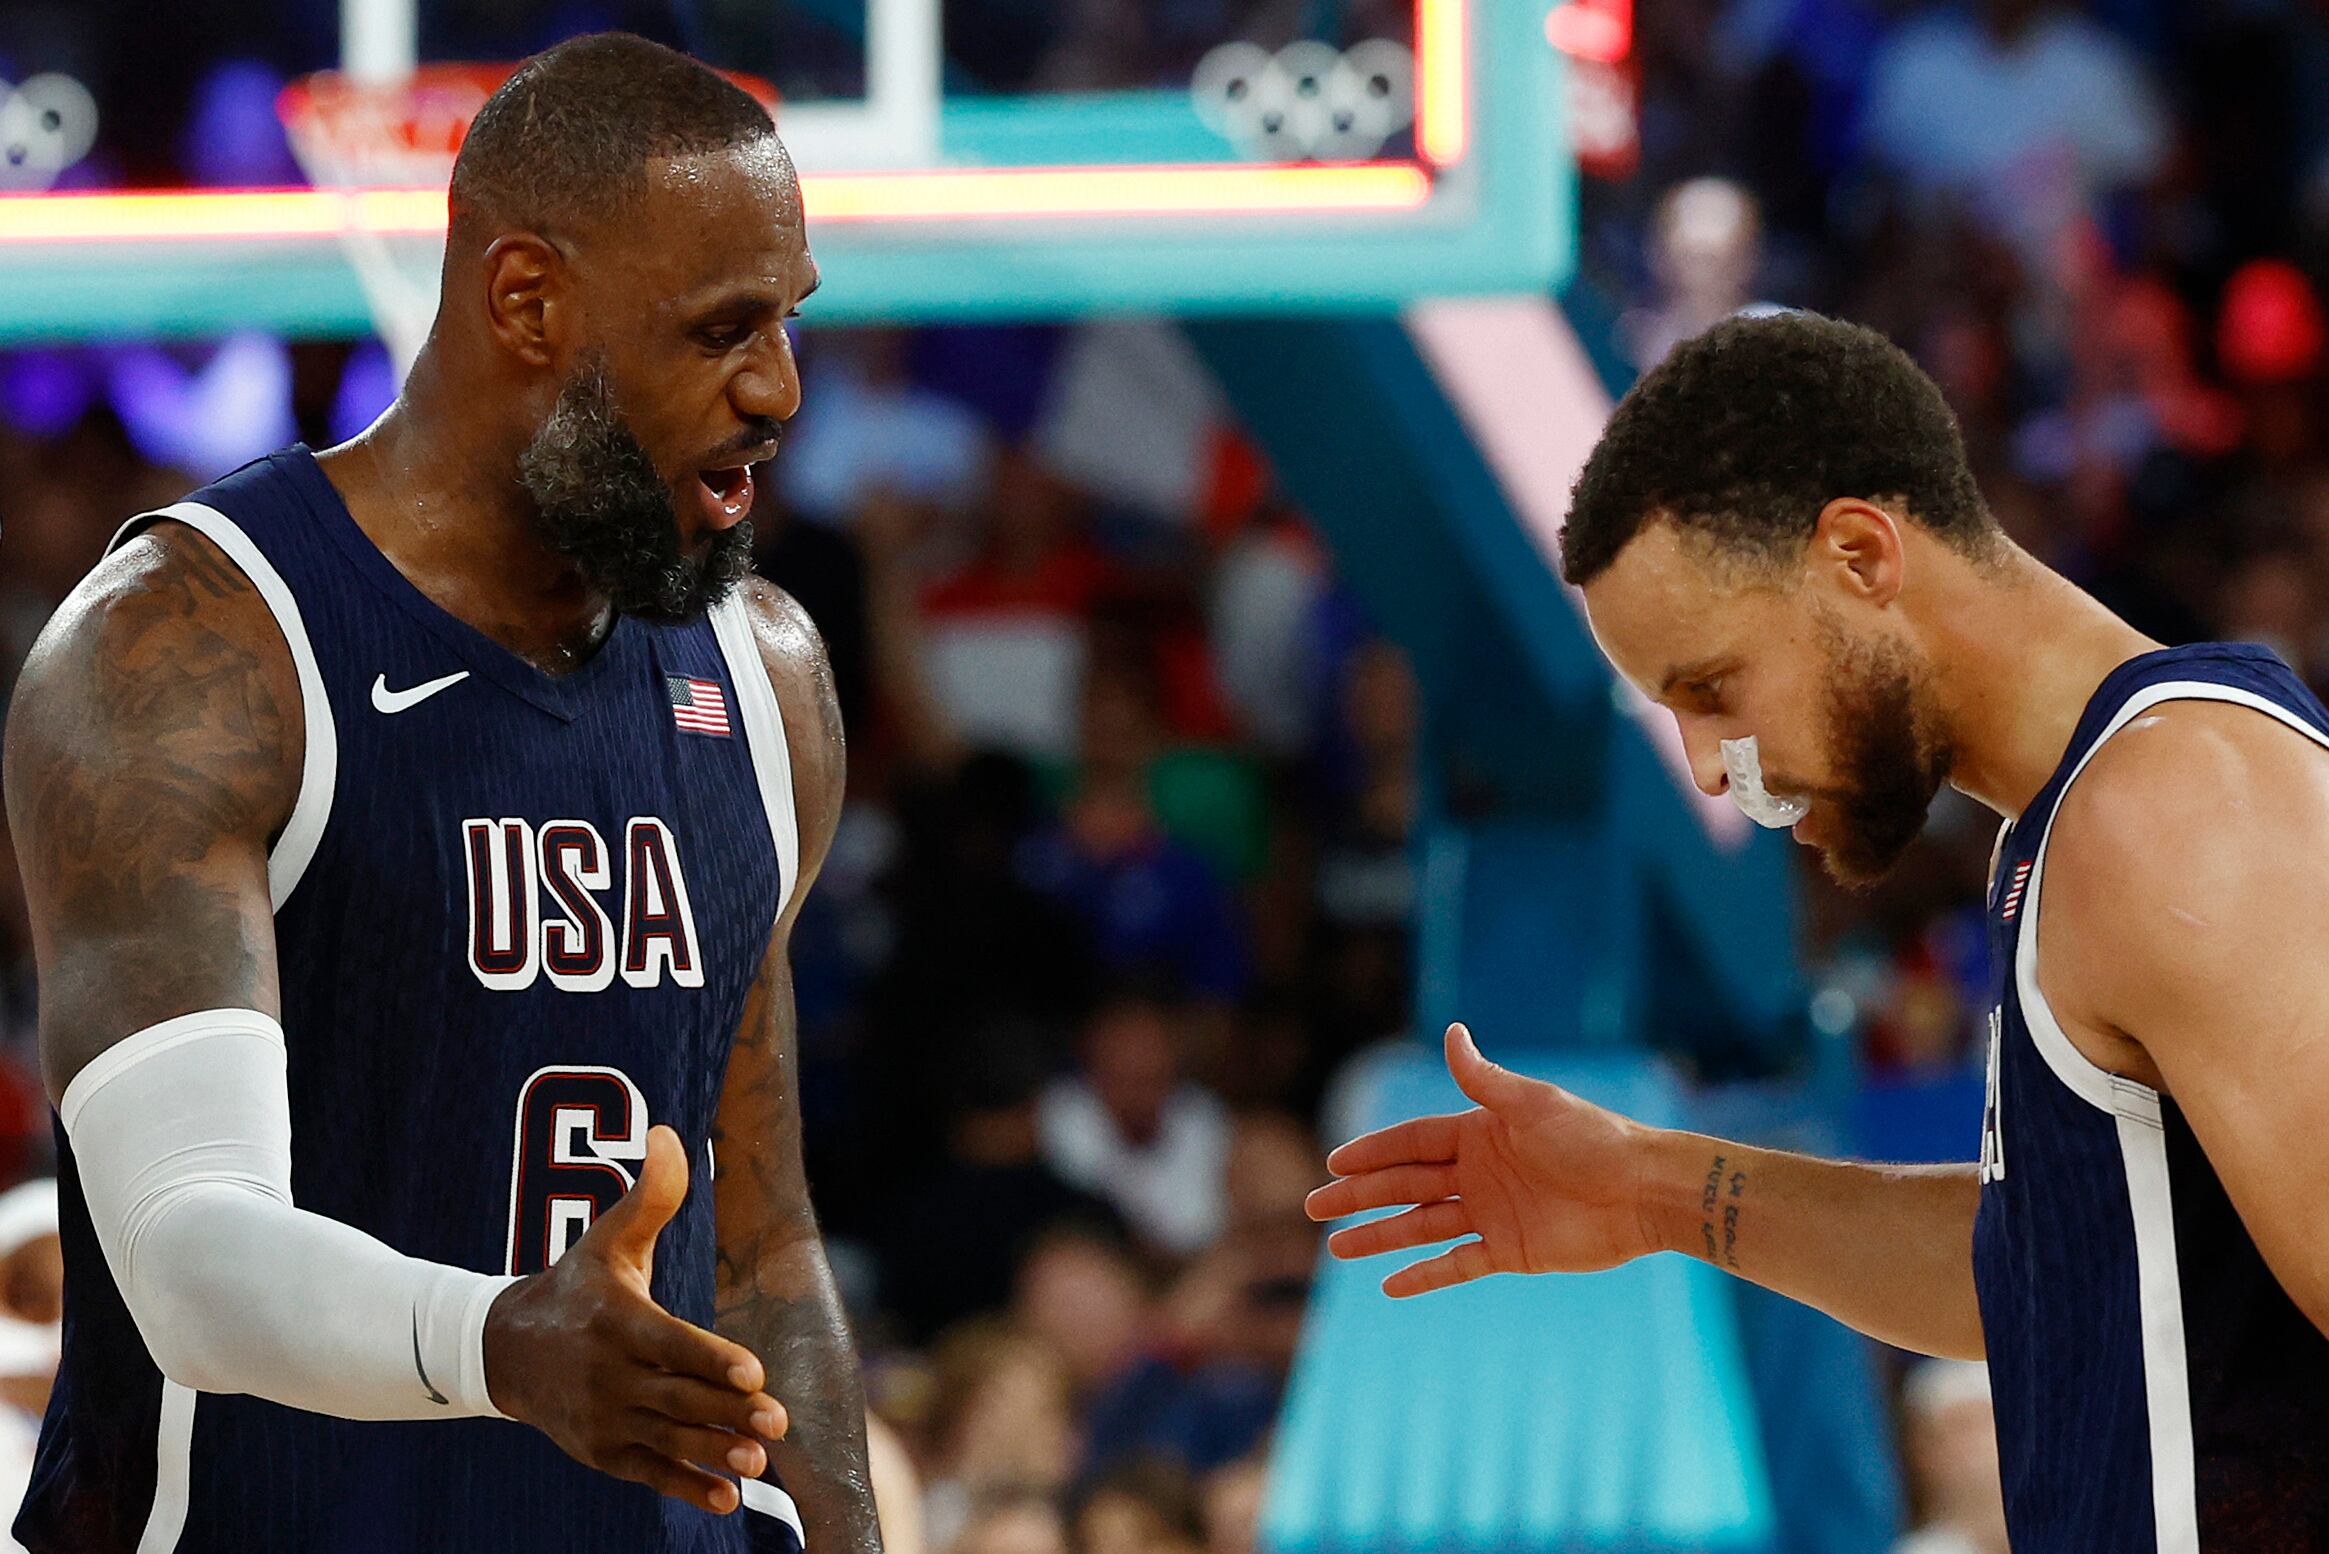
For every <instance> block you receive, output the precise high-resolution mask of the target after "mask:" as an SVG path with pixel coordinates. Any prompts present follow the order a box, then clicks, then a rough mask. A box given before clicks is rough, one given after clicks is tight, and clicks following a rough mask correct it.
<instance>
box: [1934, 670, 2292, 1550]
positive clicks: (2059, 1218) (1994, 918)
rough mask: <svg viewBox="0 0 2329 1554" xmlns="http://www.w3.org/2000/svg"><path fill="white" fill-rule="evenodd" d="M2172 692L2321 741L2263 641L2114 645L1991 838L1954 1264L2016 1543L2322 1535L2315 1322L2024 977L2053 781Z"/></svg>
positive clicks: (2184, 1143) (2028, 975)
mask: <svg viewBox="0 0 2329 1554" xmlns="http://www.w3.org/2000/svg"><path fill="white" fill-rule="evenodd" d="M2185 700H2192V701H2222V702H2232V703H2236V704H2238V705H2241V706H2245V707H2250V708H2253V709H2254V710H2255V711H2257V712H2258V713H2260V714H2263V715H2266V716H2269V717H2272V718H2275V719H2278V720H2279V721H2280V722H2282V723H2284V724H2286V725H2288V726H2289V727H2290V728H2291V729H2293V730H2295V731H2296V732H2297V733H2299V734H2302V735H2304V736H2306V737H2309V738H2311V739H2313V740H2315V741H2316V742H2318V743H2320V744H2322V745H2324V746H2329V710H2325V709H2324V708H2323V707H2322V705H2321V703H2320V702H2319V701H2318V700H2316V699H2315V698H2314V696H2313V694H2312V693H2311V692H2310V691H2308V690H2307V689H2306V688H2305V686H2304V685H2303V683H2302V682H2300V681H2299V680H2298V679H2297V677H2296V676H2295V675H2294V674H2292V673H2291V672H2290V671H2289V669H2288V667H2287V666H2286V665H2285V664H2283V663H2282V662H2281V661H2280V660H2279V659H2278V658H2276V657H2274V656H2273V654H2272V653H2271V652H2269V651H2267V650H2266V649H2264V648H2261V647H2252V646H2244V645H2233V644H2224V643H2204V644H2201V645H2198V646H2195V647H2183V648H2172V649H2169V650H2167V651H2164V652H2158V653H2147V654H2145V655H2143V656H2142V657H2140V658H2135V659H2131V660H2129V661H2128V662H2127V663H2125V664H2122V665H2120V666H2119V667H2118V669H2116V670H2115V671H2113V672H2112V674H2111V675H2110V677H2109V678H2108V679H2106V680H2104V681H2103V683H2102V685H2101V687H2100V688H2099V689H2098V690H2097V691H2096V692H2095V694H2094V698H2093V700H2092V701H2091V702H2089V703H2088V705H2087V709H2086V713H2085V715H2084V717H2082V718H2081V719H2080V721H2079V725H2078V731H2077V733H2076V734H2075V735H2073V736H2072V738H2071V741H2070V747H2069V749H2068V751H2067V752H2066V753H2065V754H2064V756H2063V758H2062V764H2061V766H2060V767H2058V768H2057V769H2056V771H2055V773H2054V776H2053V778H2052V779H2051V780H2050V781H2049V782H2048V783H2047V784H2046V786H2045V787H2044V788H2043V789H2042V790H2040V792H2039V794H2038V796H2037V798H2035V799H2034V800H2032V801H2031V804H2030V806H2029V808H2028V809H2026V810H2024V811H2023V812H2022V814H2021V816H2020V817H2019V818H2018V819H2017V820H2016V821H2015V822H2014V823H2013V824H2012V825H2011V826H2010V827H2009V828H2008V829H2007V830H2006V832H2005V833H2004V835H2003V836H2002V837H2001V839H2000V845H1999V849H1998V859H1997V864H1996V868H1995V871H1994V874H1995V877H1994V879H1993V880H1992V882H1991V887H1990V901H1989V926H1990V944H1991V950H1992V959H1993V962H1994V964H1995V965H1996V966H1997V967H1998V968H1999V977H2000V986H1999V989H1998V994H1999V996H1998V1001H1997V1005H1996V1008H1995V1011H1994V1013H1993V1015H1992V1018H1991V1024H1990V1059H1989V1102H1988V1106H1987V1109H1986V1116H1985V1118H1984V1121H1983V1125H1982V1150H1981V1183H1982V1185H1981V1212H1980V1217H1979V1219H1978V1221H1977V1222H1976V1225H1975V1231H1974V1279H1975V1283H1976V1285H1977V1286H1978V1288H1979V1290H1980V1297H1981V1320H1982V1329H1983V1332H1984V1334H1985V1335H1986V1338H1987V1343H1988V1350H1989V1367H1990V1380H1991V1385H1992V1388H1993V1390H1994V1393H1995V1396H1996V1402H1997V1433H1998V1450H1999V1456H2000V1460H2001V1463H2002V1465H2003V1467H2004V1472H2005V1490H2006V1512H2007V1521H2008V1525H2009V1528H2010V1530H2011V1533H2012V1537H2013V1546H2014V1554H2137V1551H2142V1554H2194V1551H2197V1550H2202V1549H2205V1550H2208V1551H2210V1554H2307V1551H2324V1550H2329V1339H2324V1338H2323V1337H2322V1335H2321V1333H2320V1332H2319V1330H2317V1329H2316V1328H2315V1327H2314V1326H2313V1324H2312V1323H2311V1322H2309V1321H2308V1320H2306V1318H2305V1316H2304V1314H2303V1313H2302V1312H2300V1311H2299V1310H2298V1309H2297V1308H2296V1306H2295V1304H2294V1303H2293V1302H2291V1301H2290V1299H2289V1297H2288V1295H2287V1293H2286V1292H2285V1291H2283V1290H2282V1288H2281V1286H2280V1284H2279V1282H2278V1281H2277V1280H2276V1279H2274V1277H2273V1275H2272V1272H2271V1270H2270V1269H2268V1268H2267V1267H2266V1266H2265V1263H2264V1259H2263V1257H2262V1256H2261V1255H2260V1254H2259V1253H2258V1252H2257V1249H2256V1244H2255V1242H2254V1241H2252V1240H2250V1239H2249V1236H2248V1232H2247V1230H2246V1229H2245V1228H2244V1227H2243V1226H2242V1225H2241V1223H2240V1219H2239V1216H2238V1214H2237V1213H2236V1212H2235V1211H2234V1210H2233V1207H2232V1204H2231V1202H2230V1200H2229V1199H2228V1198H2227V1197H2226V1196H2225V1193H2224V1188H2223V1184H2222V1183H2221V1182H2220V1181H2219V1180H2218V1179H2217V1176H2216V1173H2215V1171H2214V1169H2213V1168H2212V1167H2211V1166H2210V1165H2209V1163H2208V1159H2207V1156H2206V1155H2205V1154H2204V1153H2203V1152H2202V1151H2201V1149H2200V1146H2199V1141H2198V1140H2197V1139H2196V1138H2194V1137H2193V1134H2192V1130H2191V1127H2190V1125H2189V1124H2188V1123H2187V1122H2186V1121H2185V1120H2184V1116H2183V1113H2182V1112H2181V1111H2180V1110H2178V1109H2177V1107H2176V1104H2175V1102H2174V1100H2173V1099H2172V1098H2171V1097H2168V1096H2163V1095H2161V1094H2159V1093H2158V1092H2157V1091H2154V1090H2152V1089H2150V1088H2149V1087H2148V1086H2145V1085H2141V1084H2137V1083H2135V1082H2134V1081H2133V1080H2130V1079H2123V1078H2120V1077H2118V1076H2116V1075H2113V1074H2110V1073H2107V1072H2105V1071H2104V1070H2102V1069H2100V1068H2098V1067H2096V1066H2095V1065H2094V1064H2093V1063H2090V1062H2089V1061H2087V1059H2086V1058H2085V1057H2084V1056H2083V1055H2081V1054H2080V1052H2079V1051H2078V1049H2077V1048H2076V1047H2075V1046H2073V1045H2072V1044H2071V1042H2070V1039H2069V1037H2067V1036H2066V1035H2065V1034H2064V1033H2063V1031H2062V1028H2061V1026H2060V1025H2059V1024H2058V1023H2057V1021H2056V1020H2055V1018H2054V1015H2053V1013H2052V1011H2051V1010H2049V1009H2048V1008H2047V1006H2046V1000H2045V998H2044V996H2043V995H2042V994H2041V993H2040V992H2039V989H2038V911H2039V901H2040V896H2041V892H2042V890H2043V887H2044V883H2045V872H2046V835H2047V832H2048V830H2049V829H2050V828H2051V826H2052V823H2053V819H2054V814H2055V811H2056V809H2057V807H2058V806H2059V805H2060V804H2061V802H2062V795H2063V794H2064V792H2065V791H2067V790H2068V788H2069V787H2070V784H2071V783H2072V782H2073V781H2075V780H2076V779H2077V777H2078V774H2079V772H2080V771H2081V770H2083V769H2084V767H2085V765H2086V763H2087V761H2088V760H2089V759H2090V758H2091V757H2092V756H2093V755H2094V753H2095V751H2096V750H2097V749H2099V748H2100V747H2101V745H2102V743H2103V742H2104V741H2105V740H2107V739H2109V738H2110V737H2111V736H2112V735H2113V734H2115V733H2117V732H2118V731H2119V730H2120V729H2121V728H2123V727H2125V726H2126V724H2127V723H2128V722H2129V721H2131V720H2132V719H2134V718H2136V717H2138V716H2140V715H2141V714H2142V713H2144V712H2145V711H2147V710H2149V709H2150V708H2153V707H2156V706H2158V705H2159V704H2160V703H2162V702H2167V701H2185ZM2255 818H2256V817H2251V819H2250V821H2249V823H2252V824H2253V823H2255ZM2323 866H2324V867H2329V860H2323ZM2324 1100H2325V1102H2329V1098H2324Z"/></svg>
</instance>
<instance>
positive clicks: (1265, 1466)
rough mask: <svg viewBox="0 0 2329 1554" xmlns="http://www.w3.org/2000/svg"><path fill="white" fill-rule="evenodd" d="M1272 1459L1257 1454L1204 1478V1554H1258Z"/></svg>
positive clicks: (1219, 1468) (1223, 1465)
mask: <svg viewBox="0 0 2329 1554" xmlns="http://www.w3.org/2000/svg"><path fill="white" fill-rule="evenodd" d="M1269 1476H1270V1469H1269V1458H1268V1455H1267V1453H1266V1452H1262V1451H1257V1452H1254V1453H1252V1454H1251V1455H1249V1456H1245V1457H1240V1458H1238V1459H1237V1461H1235V1462H1226V1463H1223V1464H1222V1465H1221V1466H1220V1467H1218V1468H1215V1469H1214V1470H1213V1471H1212V1472H1210V1473H1208V1474H1206V1475H1205V1478H1204V1482H1203V1483H1201V1484H1200V1485H1198V1493H1199V1496H1200V1499H1201V1503H1202V1506H1203V1511H1204V1519H1205V1554H1256V1550H1257V1549H1258V1548H1259V1547H1260V1542H1261V1519H1262V1494H1263V1491H1264V1490H1265V1489H1266V1488H1267V1487H1268V1484H1269Z"/></svg>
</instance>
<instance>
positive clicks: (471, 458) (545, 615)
mask: <svg viewBox="0 0 2329 1554" xmlns="http://www.w3.org/2000/svg"><path fill="white" fill-rule="evenodd" d="M480 422H481V418H479V417H477V416H474V415H469V414H463V413H461V412H460V410H459V409H458V400H457V397H456V396H453V395H452V394H451V393H450V390H449V386H448V385H447V384H445V383H444V382H442V381H441V380H440V377H439V375H438V374H437V373H436V372H435V371H434V368H433V364H432V362H431V360H430V357H429V356H428V355H427V353H425V352H424V353H423V354H422V356H421V358H420V360H419V361H417V362H416V363H414V365H413V370H412V375H411V376H410V377H409V378H408V379H407V380H406V382H405V387H404V392H403V393H402V394H401V395H400V396H399V398H398V400H397V402H396V404H395V405H394V406H393V407H391V408H390V410H389V411H388V413H387V414H385V415H383V416H382V417H381V418H380V419H379V420H378V421H376V422H374V423H373V424H372V426H371V427H370V428H369V429H368V430H367V431H365V433H364V434H363V435H362V436H361V437H358V438H357V439H355V440H354V441H353V442H349V443H346V444H343V445H342V446H341V447H339V448H335V449H333V450H332V451H331V452H329V453H327V454H324V455H323V456H322V459H321V462H322V464H323V467H324V473H325V474H326V476H327V477H329V478H330V480H331V481H332V484H333V485H334V486H335V487H337V488H338V490H339V492H340V494H341V496H342V497H343V498H344V499H345V500H346V501H347V504H348V510H349V512H350V514H351V515H352V516H354V518H355V520H356V523H357V525H358V527H360V528H362V529H363V530H364V532H365V534H366V535H367V536H369V537H370V539H371V540H372V542H373V543H374V544H376V545H378V546H379V547H380V549H381V551H382V553H383V554H385V555H386V556H387V557H388V559H389V560H390V561H391V562H392V563H394V564H395V566H396V568H397V570H398V571H400V572H402V573H403V574H404V575H405V576H406V577H407V578H408V579H410V580H411V582H412V583H413V585H414V586H415V587H416V588H418V589H420V590H421V592H422V593H424V594H427V595H428V596H429V598H430V599H431V600H433V601H434V602H435V603H436V604H437V605H438V606H439V607H440V608H442V609H444V610H445V611H447V612H448V613H449V614H452V615H454V616H456V617H458V618H459V619H461V620H464V621H466V622H468V623H469V624H470V625H472V626H475V627H476V628H477V629H478V630H480V631H482V632H484V633H485V634H486V635H488V636H490V637H493V638H495V639H496V640H497V641H500V642H501V643H502V644H503V645H505V646H507V647H508V648H509V649H510V650H511V651H512V652H515V653H517V654H519V655H520V656H521V657H524V658H526V659H529V660H531V661H533V662H534V663H536V664H538V665H540V666H541V667H543V668H544V669H546V670H549V671H550V672H552V673H562V672H564V671H565V670H567V669H571V668H574V667H577V666H578V665H579V664H580V663H581V662H582V661H583V660H584V659H586V658H588V657H589V655H590V653H591V651H592V650H593V649H595V648H596V646H597V645H598V643H599V642H600V641H602V640H603V639H604V638H605V635H606V632H607V630H608V628H609V627H610V625H611V624H612V622H613V618H614V612H613V610H612V608H611V607H610V606H609V605H608V603H607V601H606V599H605V598H604V597H603V596H602V595H600V594H599V593H598V592H597V591H596V590H594V589H592V588H591V587H589V586H588V585H587V584H586V583H585V582H584V581H583V580H582V577H581V575H580V573H579V572H578V571H577V570H576V569H575V567H574V565H573V563H572V562H570V561H568V560H567V559H566V558H564V557H562V556H559V555H558V554H556V553H555V552H553V551H552V550H550V549H549V548H548V547H547V546H546V545H544V544H543V542H542V540H541V538H540V536H539V535H538V534H537V533H536V531H535V526H534V519H533V510H532V507H531V505H530V503H529V502H528V499H527V498H526V496H525V494H524V492H523V491H521V490H520V489H519V488H518V486H517V484H516V482H515V481H513V480H512V479H511V478H510V470H511V468H512V467H513V466H514V465H515V464H516V462H517V457H518V452H519V449H518V447H517V446H516V445H515V444H511V443H508V440H507V439H506V438H504V439H501V440H498V441H497V440H496V439H495V436H494V433H493V431H492V429H491V428H489V427H485V426H483V425H481V424H480Z"/></svg>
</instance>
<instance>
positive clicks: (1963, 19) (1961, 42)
mask: <svg viewBox="0 0 2329 1554" xmlns="http://www.w3.org/2000/svg"><path fill="white" fill-rule="evenodd" d="M1866 136H1867V145H1868V150H1869V153H1870V154H1871V155H1872V156H1873V157H1874V159H1875V160H1876V162H1877V163H1878V165H1879V166H1881V167H1882V168H1884V169H1885V170H1887V171H1888V172H1890V173H1892V174H1893V175H1895V176H1896V177H1898V178H1899V179H1901V180H1902V182H1903V183H1904V184H1905V186H1906V188H1907V190H1908V192H1909V193H1910V195H1911V196H1912V197H1913V198H1915V199H1916V200H1918V201H1920V202H1924V203H1927V204H1930V205H1936V206H1938V205H1951V204H1953V205H1957V206H1960V207H1962V208H1965V209H1968V210H1970V211H1971V212H1973V213H1974V214H1975V216H1976V217H1977V218H1978V219H1980V220H1981V221H1983V222H1984V223H1985V224H1986V225H1988V226H1989V227H1990V228H1991V229H1992V230H1994V231H1996V232H1998V233H2000V234H2001V235H2004V236H2006V237H2008V238H2011V239H2013V240H2015V241H2016V243H2017V245H2018V246H2020V247H2021V248H2022V249H2023V250H2024V251H2025V252H2026V253H2029V254H2031V255H2032V256H2034V257H2041V258H2042V257H2043V252H2042V251H2043V249H2044V248H2045V247H2046V245H2048V244H2050V243H2051V242H2053V241H2054V240H2055V239H2056V238H2057V237H2058V236H2059V235H2060V234H2061V233H2062V232H2063V231H2064V230H2065V229H2066V228H2068V227H2069V226H2070V225H2071V224H2072V223H2073V222H2074V221H2076V220H2077V219H2079V218H2080V217H2081V216H2084V215H2085V214H2087V213H2088V212H2089V211H2090V210H2091V209H2092V208H2093V206H2094V203H2095V201H2096V200H2098V199H2099V198H2100V197H2102V196H2104V195H2107V194H2110V193H2114V192H2117V191H2120V190H2126V189H2133V188H2137V187H2139V186H2141V185H2142V184H2144V183H2146V182H2148V181H2149V180H2150V179H2151V178H2152V177H2153V176H2154V175H2156V174H2157V173H2158V171H2159V169H2160V166H2161V164H2162V162H2163V161H2164V160H2165V158H2166V155H2167V150H2168V146H2169V124H2168V121H2167V118H2166V115H2165V112H2164V109H2163V105H2162V103H2161V101H2160V97H2159V92H2158V88H2157V87H2156V86H2155V85H2154V84H2153V82H2152V80H2151V78H2150V75H2149V73H2148V72H2147V71H2146V70H2145V69H2144V66H2143V64H2142V62H2141V60H2140V59H2138V58H2137V57H2136V55H2135V53H2134V51H2133V50H2132V49H2130V48H2128V47H2127V45H2126V44H2125V43H2123V42H2121V41H2120V40H2119V39H2118V38H2117V37H2115V36H2114V35H2112V34H2111V33H2109V32H2106V31H2105V30H2103V29H2102V28H2101V27H2098V26H2097V25H2095V24H2094V23H2093V22H2091V21H2089V20H2087V19H2086V18H2085V17H2084V16H2082V15H2080V14H2078V12H2077V11H2076V10H2075V9H2074V8H2072V7H2070V6H2068V5H2063V4H2058V3H2055V0H1981V3H1980V4H1979V5H1978V6H1976V7H1974V8H1972V9H1971V10H1969V11H1959V10H1955V9H1941V10H1933V11H1929V12H1927V13H1925V14H1923V15H1921V16H1919V17H1917V18H1915V19H1914V20H1912V21H1909V22H1907V23H1905V24H1903V25H1902V27H1901V28H1900V30H1899V31H1898V32H1896V33H1895V34H1894V35H1893V37H1892V38H1891V40H1890V41H1889V42H1887V43H1886V44H1885V45H1884V47H1883V48H1882V49H1881V50H1880V51H1879V53H1878V54H1877V57H1876V61H1875V65H1874V77H1873V80H1872V81H1871V83H1870V86H1869V90H1868V104H1867V119H1866Z"/></svg>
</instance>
